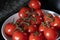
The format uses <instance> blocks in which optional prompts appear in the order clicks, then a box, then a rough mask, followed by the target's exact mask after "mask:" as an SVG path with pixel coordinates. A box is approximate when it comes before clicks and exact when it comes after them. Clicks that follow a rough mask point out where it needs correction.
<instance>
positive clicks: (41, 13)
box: [35, 9, 43, 17]
mask: <svg viewBox="0 0 60 40" xmlns="http://www.w3.org/2000/svg"><path fill="white" fill-rule="evenodd" d="M35 12H36V13H37V14H38V15H39V16H40V17H43V12H42V10H41V9H38V10H35Z"/></svg>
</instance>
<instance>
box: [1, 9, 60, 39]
mask: <svg viewBox="0 0 60 40" xmlns="http://www.w3.org/2000/svg"><path fill="white" fill-rule="evenodd" d="M42 10H43V12H44V11H46V12H50V13H53V14H56V15H58V16H59V17H60V15H59V14H58V13H56V12H54V11H51V10H45V9H42ZM16 14H18V13H15V14H13V15H11V16H10V17H12V16H14V15H16ZM10 17H8V18H7V19H6V20H5V21H4V23H3V24H2V27H1V34H2V36H3V38H4V39H5V40H7V38H6V37H5V35H4V33H3V27H4V24H5V23H6V22H7V20H8V19H9V18H10Z"/></svg>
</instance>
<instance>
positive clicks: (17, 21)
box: [16, 18, 23, 26]
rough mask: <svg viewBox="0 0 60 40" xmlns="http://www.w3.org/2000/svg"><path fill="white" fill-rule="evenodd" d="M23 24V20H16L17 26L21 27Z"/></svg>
mask: <svg viewBox="0 0 60 40" xmlns="http://www.w3.org/2000/svg"><path fill="white" fill-rule="evenodd" d="M21 22H23V20H22V19H20V18H19V19H17V20H16V24H17V25H19V26H20V25H21Z"/></svg>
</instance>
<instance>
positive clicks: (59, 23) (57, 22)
mask: <svg viewBox="0 0 60 40" xmlns="http://www.w3.org/2000/svg"><path fill="white" fill-rule="evenodd" d="M50 24H51V26H52V27H55V28H57V29H60V18H59V17H58V16H55V17H54V21H53V22H51V23H50Z"/></svg>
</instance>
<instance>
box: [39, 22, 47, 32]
mask: <svg viewBox="0 0 60 40" xmlns="http://www.w3.org/2000/svg"><path fill="white" fill-rule="evenodd" d="M46 27H47V26H46V24H45V23H44V22H42V24H41V25H40V26H39V32H43V31H44V29H45V28H46Z"/></svg>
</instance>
